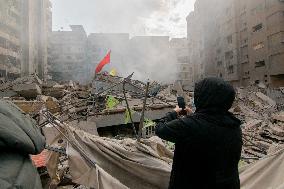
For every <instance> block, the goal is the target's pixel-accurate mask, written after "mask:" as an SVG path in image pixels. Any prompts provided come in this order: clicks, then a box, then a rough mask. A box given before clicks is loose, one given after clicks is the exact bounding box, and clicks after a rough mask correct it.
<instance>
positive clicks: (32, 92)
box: [12, 83, 41, 99]
mask: <svg viewBox="0 0 284 189" xmlns="http://www.w3.org/2000/svg"><path fill="white" fill-rule="evenodd" d="M12 89H13V91H15V92H16V93H18V94H19V95H21V96H22V97H25V98H27V99H31V98H36V97H37V96H38V95H41V88H40V87H39V86H38V85H37V84H35V83H30V84H17V85H14V86H13V87H12Z"/></svg>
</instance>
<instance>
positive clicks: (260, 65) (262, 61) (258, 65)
mask: <svg viewBox="0 0 284 189" xmlns="http://www.w3.org/2000/svg"><path fill="white" fill-rule="evenodd" d="M264 66H265V61H264V60H261V61H257V62H255V68H259V67H264Z"/></svg>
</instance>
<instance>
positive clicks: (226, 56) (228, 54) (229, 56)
mask: <svg viewBox="0 0 284 189" xmlns="http://www.w3.org/2000/svg"><path fill="white" fill-rule="evenodd" d="M233 58H234V53H233V51H228V52H226V53H225V59H226V60H229V59H233Z"/></svg>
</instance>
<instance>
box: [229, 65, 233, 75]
mask: <svg viewBox="0 0 284 189" xmlns="http://www.w3.org/2000/svg"><path fill="white" fill-rule="evenodd" d="M232 73H234V66H233V65H231V66H229V67H228V74H232Z"/></svg>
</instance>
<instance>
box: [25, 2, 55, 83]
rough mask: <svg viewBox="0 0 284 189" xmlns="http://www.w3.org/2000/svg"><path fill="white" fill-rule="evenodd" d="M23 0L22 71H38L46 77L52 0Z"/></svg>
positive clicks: (27, 72)
mask: <svg viewBox="0 0 284 189" xmlns="http://www.w3.org/2000/svg"><path fill="white" fill-rule="evenodd" d="M21 2H22V15H23V16H22V28H21V31H22V32H21V33H22V34H21V35H22V36H21V39H22V40H21V44H22V45H21V46H22V48H21V50H22V53H21V56H22V58H21V70H22V71H21V72H22V75H30V74H33V73H37V74H38V75H39V77H40V78H42V79H45V77H46V74H47V48H48V40H49V36H50V34H51V31H52V13H51V8H52V5H51V2H50V0H26V1H21Z"/></svg>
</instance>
